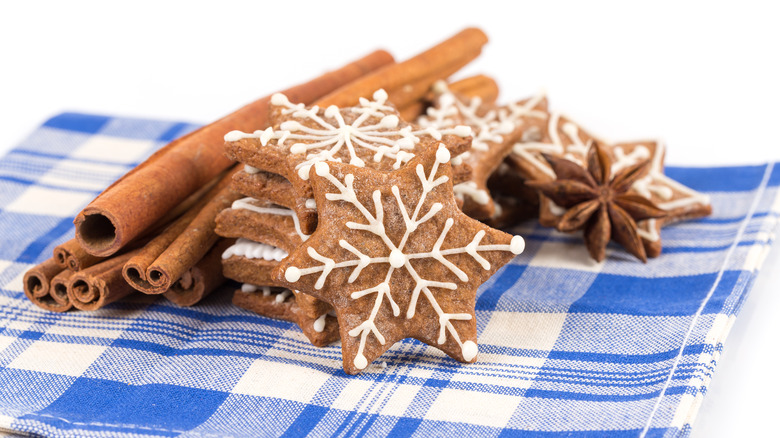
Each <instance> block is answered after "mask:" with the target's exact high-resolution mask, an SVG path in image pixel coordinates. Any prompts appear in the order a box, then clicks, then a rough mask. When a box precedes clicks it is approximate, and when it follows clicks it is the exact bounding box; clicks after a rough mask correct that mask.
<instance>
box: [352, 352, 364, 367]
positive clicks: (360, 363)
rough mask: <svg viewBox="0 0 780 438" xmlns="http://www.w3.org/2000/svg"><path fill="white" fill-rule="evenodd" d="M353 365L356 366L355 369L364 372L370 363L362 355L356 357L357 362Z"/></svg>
mask: <svg viewBox="0 0 780 438" xmlns="http://www.w3.org/2000/svg"><path fill="white" fill-rule="evenodd" d="M352 363H354V364H355V368H357V369H359V370H362V369H364V368H365V367H366V365H368V361H367V360H366V357H365V356H363V355H362V354H359V355H357V356H355V360H353V361H352Z"/></svg>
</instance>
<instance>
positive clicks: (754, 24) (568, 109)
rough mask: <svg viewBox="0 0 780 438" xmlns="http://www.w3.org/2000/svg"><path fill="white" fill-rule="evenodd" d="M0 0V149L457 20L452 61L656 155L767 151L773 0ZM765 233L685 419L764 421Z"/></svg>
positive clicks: (771, 306) (332, 63) (779, 303)
mask: <svg viewBox="0 0 780 438" xmlns="http://www.w3.org/2000/svg"><path fill="white" fill-rule="evenodd" d="M9 3H10V2H4V3H3V6H0V152H4V151H5V150H7V149H9V148H10V147H12V146H13V145H15V144H16V143H17V142H18V141H20V140H21V139H22V138H23V137H24V136H25V135H27V134H28V133H29V132H30V131H32V130H33V129H34V128H35V127H37V126H38V125H39V124H40V123H41V122H42V121H43V120H44V119H46V118H47V117H49V116H51V115H54V114H56V113H59V112H61V111H63V110H75V111H84V112H90V113H98V114H110V115H122V116H141V117H149V118H163V119H171V120H186V121H192V122H199V123H206V122H209V121H212V120H214V119H216V118H218V117H220V116H222V115H224V114H227V113H229V112H231V111H233V110H234V109H236V108H238V107H239V106H241V105H243V104H245V103H247V102H249V101H252V100H254V99H256V98H258V97H260V96H263V95H266V94H269V93H271V92H273V91H275V90H279V89H282V88H285V87H286V86H288V85H292V84H295V83H298V82H301V81H303V80H306V79H308V78H311V77H313V76H316V75H317V74H319V73H320V72H321V71H323V70H326V69H330V68H336V67H338V66H340V65H342V64H344V63H345V62H347V61H348V60H351V59H354V58H357V57H359V56H362V55H363V54H365V53H367V52H369V51H371V50H374V49H376V48H386V49H387V50H389V51H390V52H391V53H393V54H394V55H395V57H396V59H399V60H401V59H405V58H407V57H409V56H412V55H414V54H415V53H417V52H419V51H420V50H422V49H424V48H427V47H429V46H431V45H432V44H434V43H436V42H438V41H440V40H442V39H444V38H446V37H448V36H450V35H451V34H454V33H455V32H457V31H458V30H460V29H461V28H463V27H466V26H469V25H476V26H479V27H481V28H483V29H484V30H485V31H486V32H487V33H488V35H489V36H490V38H491V42H490V43H489V45H488V46H487V47H486V49H485V50H484V51H483V54H482V56H481V57H480V58H479V59H478V60H477V61H476V62H474V63H473V64H471V65H470V66H469V67H467V68H466V69H464V70H463V72H462V73H461V74H460V75H459V76H465V75H469V74H475V73H487V74H490V75H492V76H493V77H495V78H496V79H497V80H498V81H499V84H500V86H501V98H502V100H504V101H508V100H514V99H519V98H522V97H526V96H528V95H530V94H533V93H536V92H538V91H540V90H546V91H547V93H548V96H549V98H550V102H551V105H552V107H553V108H555V109H558V110H562V111H563V112H565V113H566V114H568V115H570V116H571V117H572V118H574V119H575V120H577V121H579V122H581V123H582V124H583V125H584V126H585V127H587V128H588V129H589V130H590V131H592V132H594V133H596V134H597V135H601V136H603V137H606V138H610V139H622V140H629V139H636V138H647V137H661V138H663V139H665V140H666V141H667V145H668V152H667V160H666V161H667V163H668V164H672V165H735V164H749V163H759V162H766V161H770V160H774V161H778V160H780V144H779V143H780V142H778V126H779V123H780V122H779V121H778V120H779V119H780V117H778V116H780V109H779V108H778V102H780V61H779V59H780V55H779V54H778V53H780V8H778V6H777V4H774V5H773V4H771V3H768V2H767V3H766V4H756V3H749V2H734V3H732V4H725V5H723V4H713V3H712V2H702V3H691V2H689V3H682V2H671V3H663V2H662V3H659V2H652V3H651V2H647V3H646V4H644V5H641V6H639V5H633V4H632V5H628V4H624V3H593V2H587V4H585V2H582V3H583V4H580V3H579V2H572V3H568V2H554V3H548V2H541V1H534V2H526V3H514V2H512V3H510V2H501V3H497V2H496V3H488V2H479V3H477V2H473V1H472V2H460V1H448V2H422V1H414V2H407V1H393V2H377V3H371V2H367V1H366V2H325V1H323V2H317V3H314V2H312V3H306V2H300V1H298V2H294V3H293V2H287V4H288V5H289V6H285V5H284V4H282V3H285V2H278V4H277V2H274V4H270V3H268V4H266V3H260V2H258V3H257V4H255V3H242V2H229V1H222V2H219V6H217V2H211V3H208V4H204V5H198V4H196V3H193V2H187V3H163V2H158V1H154V2H145V1H136V2H127V3H124V4H117V3H113V2H111V3H109V2H79V1H72V2H68V3H59V2H36V3H33V2H25V3H23V4H22V2H14V3H19V4H14V5H13V6H9ZM778 268H780V250H778V249H777V248H775V250H773V251H772V253H771V254H770V257H769V259H768V260H767V262H766V264H765V266H764V270H763V272H762V274H761V275H760V276H759V278H758V280H757V282H756V285H755V288H754V290H753V292H752V293H751V296H750V298H749V299H748V301H747V303H746V304H745V307H744V309H743V311H742V314H741V315H740V318H739V319H738V321H737V323H736V325H735V326H734V328H733V330H732V332H731V334H730V336H729V338H728V342H727V346H726V348H725V351H724V354H723V356H722V358H721V362H720V364H719V365H718V368H717V370H716V372H715V376H714V381H713V383H712V386H711V388H710V392H709V394H708V395H707V397H706V399H705V401H704V404H703V406H702V408H701V411H700V413H699V416H698V419H697V421H696V424H694V428H693V430H694V436H699V437H705V436H736V435H740V436H751V435H757V434H759V433H762V432H763V433H766V432H768V431H775V430H776V429H777V426H776V416H777V413H776V412H775V411H776V406H777V403H776V397H775V395H776V394H778V393H780V379H779V378H778V369H777V366H776V364H777V363H778V359H780V355H779V354H778V347H779V346H780V327H779V325H780V324H779V323H778V319H780V317H778V313H780V298H779V297H778V290H777V289H778V287H777V286H778V284H780V273H779V272H778Z"/></svg>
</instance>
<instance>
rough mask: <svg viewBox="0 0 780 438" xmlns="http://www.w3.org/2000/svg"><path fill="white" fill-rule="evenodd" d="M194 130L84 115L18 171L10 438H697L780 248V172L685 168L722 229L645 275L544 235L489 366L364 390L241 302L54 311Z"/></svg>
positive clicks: (680, 233)
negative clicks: (99, 224)
mask: <svg viewBox="0 0 780 438" xmlns="http://www.w3.org/2000/svg"><path fill="white" fill-rule="evenodd" d="M193 128H194V126H192V125H188V124H184V123H170V122H159V121H153V120H139V119H127V118H113V117H102V116H93V115H84V114H72V113H71V114H62V115H60V116H57V117H54V118H53V119H51V120H49V121H48V122H46V123H45V124H44V125H43V126H42V127H41V128H40V129H38V130H37V131H35V132H34V133H33V134H32V135H30V136H29V137H28V138H27V139H26V140H24V141H23V142H22V144H21V145H20V146H19V147H17V148H16V149H14V150H12V151H11V152H10V153H9V154H8V155H7V156H6V157H5V158H3V159H2V160H1V161H0V230H2V232H1V233H0V431H13V432H16V433H29V434H36V435H37V434H40V435H45V436H109V435H110V436H173V435H181V436H193V437H196V436H262V435H277V436H302V435H306V434H312V435H315V436H325V435H338V436H362V435H373V436H376V435H388V434H392V435H394V436H409V435H415V436H423V435H445V434H446V435H464V434H471V435H475V436H498V435H501V436H514V435H518V436H523V435H525V434H529V435H530V434H533V435H536V434H537V433H538V432H540V431H544V432H548V435H556V436H557V435H567V436H568V435H569V434H572V435H597V436H604V435H607V436H611V435H620V436H623V435H626V436H640V435H645V434H646V435H647V436H660V435H663V436H667V435H670V436H675V435H684V434H686V433H687V432H688V431H689V430H690V424H691V422H692V421H693V418H694V416H695V415H696V411H697V408H698V406H699V405H700V403H701V401H702V397H703V396H704V393H705V392H706V388H707V385H708V384H709V381H710V378H711V376H712V373H713V369H714V367H715V363H716V362H717V360H718V357H719V354H720V351H721V349H722V346H723V341H724V339H725V337H726V335H727V334H728V332H729V329H730V328H731V326H732V324H733V323H734V319H735V316H736V314H737V312H738V311H739V309H740V307H741V304H742V302H743V300H744V299H745V297H746V296H747V292H748V290H749V289H750V286H751V284H752V282H753V280H754V279H755V276H756V273H757V270H758V268H759V266H760V265H761V262H762V260H763V258H764V255H765V254H766V252H767V250H768V249H769V246H770V244H771V243H772V240H773V236H774V234H773V231H774V228H775V224H776V222H777V217H778V212H779V211H780V202H778V199H780V198H778V196H777V193H778V186H779V185H780V170H778V169H776V168H775V167H774V166H773V165H771V164H770V165H761V166H752V167H733V168H712V169H684V168H671V169H668V173H669V175H670V176H672V177H673V178H675V179H677V180H679V181H681V182H683V183H685V184H687V185H688V186H691V187H693V188H695V189H697V190H700V191H703V192H707V193H708V194H709V195H710V196H711V197H712V203H713V207H714V212H715V213H714V215H713V216H712V217H710V218H707V219H703V220H698V221H692V222H685V223H682V224H679V225H675V226H670V227H667V228H665V229H664V230H663V241H664V252H663V254H662V256H661V257H660V258H657V259H654V260H651V261H650V262H648V263H647V265H643V264H641V263H639V262H636V261H635V260H633V259H631V258H629V257H626V256H624V253H623V252H621V251H620V250H616V251H614V252H613V254H612V255H613V256H612V257H610V258H609V259H608V260H607V261H606V262H605V263H601V264H598V263H594V262H591V261H589V259H588V258H587V255H586V252H585V248H584V246H583V245H582V244H581V241H580V239H579V238H577V237H572V236H567V235H563V234H559V233H556V232H552V231H550V230H548V229H544V228H541V227H534V226H530V227H529V228H526V229H520V230H517V231H518V232H520V233H521V234H522V235H524V236H525V237H526V240H527V249H526V251H525V253H524V254H522V255H521V256H519V257H517V258H516V259H515V260H514V261H513V262H512V263H511V264H509V265H508V266H506V267H505V268H504V269H502V270H501V271H499V272H498V273H497V274H496V275H495V276H494V277H493V278H492V279H491V280H490V281H488V283H486V284H485V285H484V286H483V287H482V288H481V289H480V293H479V296H478V300H477V318H478V323H479V342H480V358H479V362H478V363H476V364H473V365H462V364H460V363H457V362H455V361H453V360H451V359H449V358H446V357H444V356H443V355H442V354H441V353H439V352H438V351H437V350H435V349H433V348H430V347H428V346H426V345H424V344H421V343H420V342H417V341H410V340H409V341H404V342H401V343H399V344H397V345H396V346H395V347H393V348H392V349H391V350H390V351H389V352H388V353H386V354H385V355H384V356H383V357H382V358H381V359H380V362H381V361H385V363H386V367H383V366H381V365H382V364H381V363H380V364H374V365H372V367H370V368H369V369H368V370H367V371H366V372H364V373H362V374H361V375H359V376H354V377H353V376H348V375H346V374H344V373H343V371H342V370H341V351H340V348H339V347H338V346H332V347H329V348H324V349H319V348H316V347H313V346H311V345H310V344H309V343H308V342H307V341H306V339H305V338H304V336H303V335H302V334H301V333H300V332H299V330H298V329H297V328H296V327H295V326H294V325H292V324H289V323H286V322H280V321H274V320H270V319H267V318H263V317H260V316H257V315H254V314H252V313H249V312H247V311H244V310H242V309H239V308H236V307H233V306H232V305H231V304H230V298H231V297H230V294H231V290H232V288H231V287H225V288H223V290H222V291H220V292H217V293H215V294H214V295H212V296H210V297H209V298H208V299H206V300H205V302H203V303H202V304H200V305H198V306H196V307H193V308H178V307H176V306H174V305H173V304H171V303H169V302H167V301H165V300H164V299H154V298H153V297H146V296H141V295H139V296H135V297H132V298H130V299H127V300H124V301H121V302H119V303H116V304H113V305H111V306H110V307H109V308H106V309H103V310H101V311H98V312H94V313H86V312H79V311H72V312H69V313H66V314H55V313H48V312H46V311H43V310H41V309H38V308H37V307H35V306H33V305H32V304H31V303H30V302H28V301H27V299H26V298H25V297H24V294H23V293H22V276H23V274H24V272H25V271H26V270H27V269H28V268H29V267H30V266H32V265H33V264H35V263H38V262H41V261H43V260H44V259H46V258H48V257H49V256H50V255H51V253H52V249H53V247H54V246H55V245H57V244H59V243H61V242H63V241H65V240H67V239H69V238H70V237H72V235H73V231H72V223H71V221H72V217H73V216H74V215H75V214H76V213H77V212H78V211H79V210H80V209H81V208H82V207H83V206H84V205H85V204H86V203H87V202H88V201H90V200H91V199H92V198H93V197H94V196H95V195H97V194H98V192H99V191H100V190H101V189H102V188H103V187H105V186H106V185H108V184H109V183H110V182H111V181H113V180H114V179H116V178H117V177H119V176H120V175H122V174H123V173H124V172H126V171H127V170H128V169H130V168H131V167H132V166H133V165H135V164H137V163H138V162H140V161H142V160H143V159H144V158H145V157H146V156H148V155H149V154H150V153H151V152H152V151H153V150H155V149H156V148H158V147H159V146H161V145H163V144H165V143H167V142H168V141H170V140H171V139H172V138H174V137H176V136H179V135H181V134H183V133H185V132H187V131H189V130H191V129H193Z"/></svg>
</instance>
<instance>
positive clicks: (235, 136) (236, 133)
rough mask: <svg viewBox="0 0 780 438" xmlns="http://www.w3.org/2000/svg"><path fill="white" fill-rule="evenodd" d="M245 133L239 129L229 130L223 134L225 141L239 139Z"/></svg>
mask: <svg viewBox="0 0 780 438" xmlns="http://www.w3.org/2000/svg"><path fill="white" fill-rule="evenodd" d="M245 136H246V134H244V133H243V132H241V131H230V132H228V133H227V134H225V141H239V140H241V139H242V138H244V137H245Z"/></svg>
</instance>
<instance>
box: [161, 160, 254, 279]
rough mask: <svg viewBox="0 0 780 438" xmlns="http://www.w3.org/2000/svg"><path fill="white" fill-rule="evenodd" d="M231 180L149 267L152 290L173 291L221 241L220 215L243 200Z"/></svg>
mask: <svg viewBox="0 0 780 438" xmlns="http://www.w3.org/2000/svg"><path fill="white" fill-rule="evenodd" d="M231 180H232V175H231V176H229V177H228V178H226V181H227V182H226V184H225V187H224V188H222V189H221V190H220V192H219V193H218V194H217V196H215V197H214V198H212V199H211V200H210V201H209V203H208V204H206V206H205V207H203V209H202V210H201V211H200V212H199V213H198V215H197V216H195V218H194V219H193V220H192V222H190V224H189V225H187V228H186V229H185V230H184V231H183V232H182V233H181V234H180V235H179V236H178V237H177V238H176V240H174V241H173V243H171V245H170V246H169V247H168V248H166V249H165V251H163V253H162V254H160V256H159V257H157V260H155V261H154V263H153V264H152V265H151V266H149V269H147V271H146V278H147V280H148V281H149V283H151V284H152V286H154V287H157V288H161V289H165V290H167V289H168V288H170V287H171V286H172V285H173V283H174V282H175V281H177V280H178V279H179V278H181V276H182V275H184V273H185V272H187V271H188V270H189V269H190V268H192V267H193V266H194V265H195V264H196V263H197V262H198V260H200V259H202V258H203V256H205V255H206V253H207V252H208V251H209V249H210V248H211V247H212V246H214V244H215V243H216V242H217V240H219V236H217V234H216V233H215V232H214V228H215V227H216V223H215V219H216V217H217V214H219V212H220V211H222V210H224V209H226V208H229V207H230V205H231V204H233V201H235V200H237V199H239V198H241V197H242V196H241V195H240V194H239V193H238V192H235V191H233V189H232V188H230V187H229V184H230V181H231Z"/></svg>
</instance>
